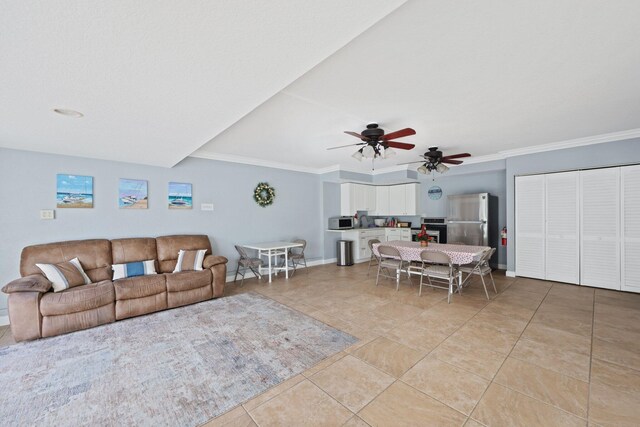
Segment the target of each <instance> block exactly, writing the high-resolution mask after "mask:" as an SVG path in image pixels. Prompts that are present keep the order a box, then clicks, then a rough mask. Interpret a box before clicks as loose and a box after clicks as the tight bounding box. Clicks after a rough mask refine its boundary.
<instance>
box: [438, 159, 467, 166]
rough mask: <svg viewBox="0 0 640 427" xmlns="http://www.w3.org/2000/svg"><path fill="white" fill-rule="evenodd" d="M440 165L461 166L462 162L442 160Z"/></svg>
mask: <svg viewBox="0 0 640 427" xmlns="http://www.w3.org/2000/svg"><path fill="white" fill-rule="evenodd" d="M440 162H441V163H449V164H450V165H461V164H462V163H463V162H462V160H449V159H442V160H440Z"/></svg>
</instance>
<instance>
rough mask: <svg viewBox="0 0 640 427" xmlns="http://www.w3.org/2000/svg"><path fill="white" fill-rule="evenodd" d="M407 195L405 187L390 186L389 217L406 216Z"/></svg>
mask: <svg viewBox="0 0 640 427" xmlns="http://www.w3.org/2000/svg"><path fill="white" fill-rule="evenodd" d="M406 199H407V194H406V192H405V189H404V185H391V186H389V215H404V212H405V211H406V208H407V204H406Z"/></svg>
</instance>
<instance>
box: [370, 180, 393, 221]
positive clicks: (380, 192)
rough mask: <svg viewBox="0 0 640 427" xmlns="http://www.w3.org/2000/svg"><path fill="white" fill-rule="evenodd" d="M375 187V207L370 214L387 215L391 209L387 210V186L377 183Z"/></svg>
mask: <svg viewBox="0 0 640 427" xmlns="http://www.w3.org/2000/svg"><path fill="white" fill-rule="evenodd" d="M375 189H376V209H375V211H374V212H372V213H371V215H378V216H389V215H391V211H390V210H389V186H388V185H379V186H377V187H375Z"/></svg>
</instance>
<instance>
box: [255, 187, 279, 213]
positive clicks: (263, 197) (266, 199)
mask: <svg viewBox="0 0 640 427" xmlns="http://www.w3.org/2000/svg"><path fill="white" fill-rule="evenodd" d="M253 198H254V200H255V201H256V203H257V204H259V205H260V206H262V207H263V208H266V207H267V206H269V205H270V204H272V203H273V199H275V198H276V190H274V189H273V187H271V186H270V185H269V183H267V182H261V183H259V184H258V186H257V187H256V189H255V190H254V191H253Z"/></svg>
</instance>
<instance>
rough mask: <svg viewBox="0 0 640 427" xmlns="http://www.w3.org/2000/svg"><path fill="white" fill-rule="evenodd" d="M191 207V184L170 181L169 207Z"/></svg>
mask: <svg viewBox="0 0 640 427" xmlns="http://www.w3.org/2000/svg"><path fill="white" fill-rule="evenodd" d="M192 207H193V199H192V194H191V184H189V183H185V182H170V183H169V209H191V208H192Z"/></svg>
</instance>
